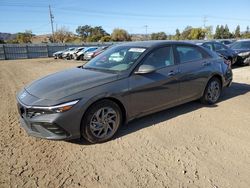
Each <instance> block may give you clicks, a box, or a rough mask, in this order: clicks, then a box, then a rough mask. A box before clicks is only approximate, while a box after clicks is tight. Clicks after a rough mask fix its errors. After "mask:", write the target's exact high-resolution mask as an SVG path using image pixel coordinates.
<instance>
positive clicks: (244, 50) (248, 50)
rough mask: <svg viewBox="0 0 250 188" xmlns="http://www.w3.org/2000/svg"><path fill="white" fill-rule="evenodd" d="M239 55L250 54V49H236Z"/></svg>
mask: <svg viewBox="0 0 250 188" xmlns="http://www.w3.org/2000/svg"><path fill="white" fill-rule="evenodd" d="M234 51H235V52H236V53H237V54H239V53H242V52H250V49H235V50H234Z"/></svg>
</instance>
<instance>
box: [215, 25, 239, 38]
mask: <svg viewBox="0 0 250 188" xmlns="http://www.w3.org/2000/svg"><path fill="white" fill-rule="evenodd" d="M233 37H234V36H233V34H232V33H231V32H230V31H229V28H228V26H227V25H225V27H224V26H223V25H221V26H219V25H217V27H216V30H215V34H214V38H215V39H229V38H233Z"/></svg>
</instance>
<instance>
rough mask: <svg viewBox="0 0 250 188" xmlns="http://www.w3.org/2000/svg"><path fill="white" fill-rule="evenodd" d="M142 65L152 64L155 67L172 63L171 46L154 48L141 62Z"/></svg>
mask: <svg viewBox="0 0 250 188" xmlns="http://www.w3.org/2000/svg"><path fill="white" fill-rule="evenodd" d="M143 64H144V65H151V66H154V67H155V68H156V69H158V68H163V67H167V66H171V65H174V55H173V49H172V47H169V46H168V47H162V48H158V49H156V50H154V51H153V52H152V53H151V54H149V56H147V57H146V59H145V60H144V62H143Z"/></svg>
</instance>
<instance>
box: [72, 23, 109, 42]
mask: <svg viewBox="0 0 250 188" xmlns="http://www.w3.org/2000/svg"><path fill="white" fill-rule="evenodd" d="M76 32H77V34H78V35H80V36H81V37H82V39H83V40H84V41H86V42H98V41H100V40H101V38H102V37H104V36H106V35H109V34H108V33H107V32H106V31H105V30H104V29H103V28H102V27H101V26H97V27H91V26H89V25H84V26H78V27H77V29H76Z"/></svg>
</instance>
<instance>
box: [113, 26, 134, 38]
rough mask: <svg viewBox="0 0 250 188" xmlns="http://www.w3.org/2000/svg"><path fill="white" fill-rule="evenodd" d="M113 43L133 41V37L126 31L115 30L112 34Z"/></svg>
mask: <svg viewBox="0 0 250 188" xmlns="http://www.w3.org/2000/svg"><path fill="white" fill-rule="evenodd" d="M111 40H112V41H131V37H130V35H129V34H128V32H127V31H126V30H124V29H119V28H117V29H114V30H113V32H112V34H111Z"/></svg>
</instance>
